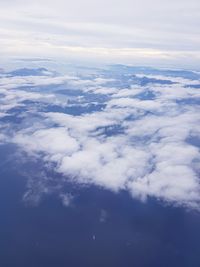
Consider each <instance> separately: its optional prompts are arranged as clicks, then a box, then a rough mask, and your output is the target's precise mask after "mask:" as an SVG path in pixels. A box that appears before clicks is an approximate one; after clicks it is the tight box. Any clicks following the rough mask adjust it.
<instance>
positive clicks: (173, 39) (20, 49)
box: [0, 0, 200, 68]
mask: <svg viewBox="0 0 200 267" xmlns="http://www.w3.org/2000/svg"><path fill="white" fill-rule="evenodd" d="M199 12H200V3H199V1H198V0H192V1H186V0H182V1H180V0H175V1H174V0H173V1H172V0H170V1H165V2H163V1H158V0H153V1H148V0H142V1H138V0H125V1H123V2H119V1H118V2H116V1H114V0H109V1H105V0H103V1H99V0H96V1H94V0H93V1H91V0H86V1H81V0H75V1H73V2H69V1H63V0H58V1H47V0H41V1H34V2H31V3H30V2H27V1H23V0H18V1H0V14H1V16H0V25H1V26H0V38H1V44H0V50H1V52H0V53H1V56H2V57H6V58H8V57H12V58H13V57H14V58H16V57H32V58H34V57H43V58H44V57H46V58H47V57H49V58H58V59H65V60H68V61H73V60H79V61H84V62H85V61H93V62H101V63H105V62H106V63H108V62H115V63H116V62H117V63H119V62H123V63H130V64H140V65H141V64H143V65H145V64H148V65H160V66H167V65H168V66H169V65H171V66H172V65H173V66H178V67H186V66H187V67H188V66H190V67H193V68H198V67H199V64H198V62H199V58H200V50H199V46H200V41H199V40H200V38H199V26H200V19H199Z"/></svg>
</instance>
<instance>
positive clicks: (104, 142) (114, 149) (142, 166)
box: [0, 66, 200, 209]
mask: <svg viewBox="0 0 200 267" xmlns="http://www.w3.org/2000/svg"><path fill="white" fill-rule="evenodd" d="M149 71H150V72H152V74H146V73H145V70H144V73H141V69H138V70H135V69H131V68H130V69H128V71H127V72H125V73H124V68H123V66H122V67H121V69H118V71H117V72H116V70H115V68H114V69H112V68H111V69H110V70H109V69H107V70H98V71H97V73H96V74H91V75H88V74H84V75H83V74H80V75H79V76H75V75H72V74H71V75H64V76H59V75H57V74H55V72H49V71H45V72H44V70H42V73H41V75H36V76H33V75H32V76H31V75H28V76H22V75H20V76H13V75H12V76H11V74H6V73H4V74H2V77H1V79H0V94H1V95H2V96H3V97H2V98H1V110H0V112H1V113H0V114H1V124H0V127H1V135H0V142H1V143H5V142H7V143H14V144H17V145H18V146H19V147H20V148H21V149H22V150H23V151H26V152H27V153H28V155H29V156H30V157H36V158H40V157H41V159H42V160H43V161H44V162H46V163H48V164H50V165H49V166H51V167H49V168H53V169H54V171H56V172H57V173H60V175H61V178H60V181H58V183H60V186H61V187H62V186H63V185H62V183H63V177H64V180H68V181H69V180H70V181H71V182H72V183H75V184H78V185H90V184H94V185H97V186H100V187H103V188H106V189H109V190H112V191H114V192H119V191H120V190H127V191H128V192H129V193H130V194H131V195H132V196H133V197H134V198H139V199H141V200H146V199H148V197H155V198H157V199H160V200H163V201H165V202H168V203H172V204H174V205H180V206H185V207H192V208H197V209H199V201H200V185H199V161H200V153H199V147H198V146H197V145H199V141H197V142H196V141H195V140H199V134H200V127H199V125H200V122H199V115H198V114H199V113H198V112H199V99H200V93H199V89H196V88H193V87H194V86H195V85H198V84H199V82H200V81H199V80H200V76H198V75H199V74H198V73H191V72H188V73H185V75H186V76H188V75H189V74H190V75H197V77H199V78H196V79H192V78H191V79H189V78H183V77H181V75H180V72H179V71H177V72H174V74H177V76H176V75H174V77H172V72H169V74H168V75H167V74H166V71H165V70H163V73H165V75H164V74H163V75H161V74H159V75H158V74H155V71H153V70H151V69H150V70H148V69H147V70H146V72H149ZM43 72H44V73H45V75H44V73H43ZM161 72H162V71H161ZM183 73H184V72H183ZM170 75H171V76H170ZM175 76H176V77H175ZM169 81H170V83H169ZM144 83H145V85H143V84H144ZM41 179H42V178H41ZM45 180H48V177H46V176H45ZM40 183H41V181H40ZM44 188H46V189H44ZM45 191H46V192H48V186H46V187H45V186H44V185H43V184H42V190H41V192H43V193H44V192H45ZM61 199H62V200H63V201H64V202H63V203H68V197H67V196H66V197H65V195H63V194H62V193H61Z"/></svg>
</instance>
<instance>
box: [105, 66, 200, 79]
mask: <svg viewBox="0 0 200 267" xmlns="http://www.w3.org/2000/svg"><path fill="white" fill-rule="evenodd" d="M109 70H110V71H112V72H113V73H117V72H119V73H124V74H130V73H132V74H138V73H141V74H146V75H151V74H152V75H164V76H171V77H182V78H187V79H191V80H198V79H200V74H199V73H197V72H194V71H188V70H170V69H156V68H151V67H137V66H126V65H121V64H116V65H111V66H110V69H109Z"/></svg>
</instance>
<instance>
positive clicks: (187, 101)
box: [176, 97, 200, 105]
mask: <svg viewBox="0 0 200 267" xmlns="http://www.w3.org/2000/svg"><path fill="white" fill-rule="evenodd" d="M176 103H178V104H182V105H200V97H198V98H184V99H180V100H176Z"/></svg>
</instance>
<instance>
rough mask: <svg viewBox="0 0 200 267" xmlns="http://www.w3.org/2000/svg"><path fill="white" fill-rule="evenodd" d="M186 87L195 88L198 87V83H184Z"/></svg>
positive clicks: (199, 86)
mask: <svg viewBox="0 0 200 267" xmlns="http://www.w3.org/2000/svg"><path fill="white" fill-rule="evenodd" d="M185 87H186V88H195V89H200V84H188V85H185Z"/></svg>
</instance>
